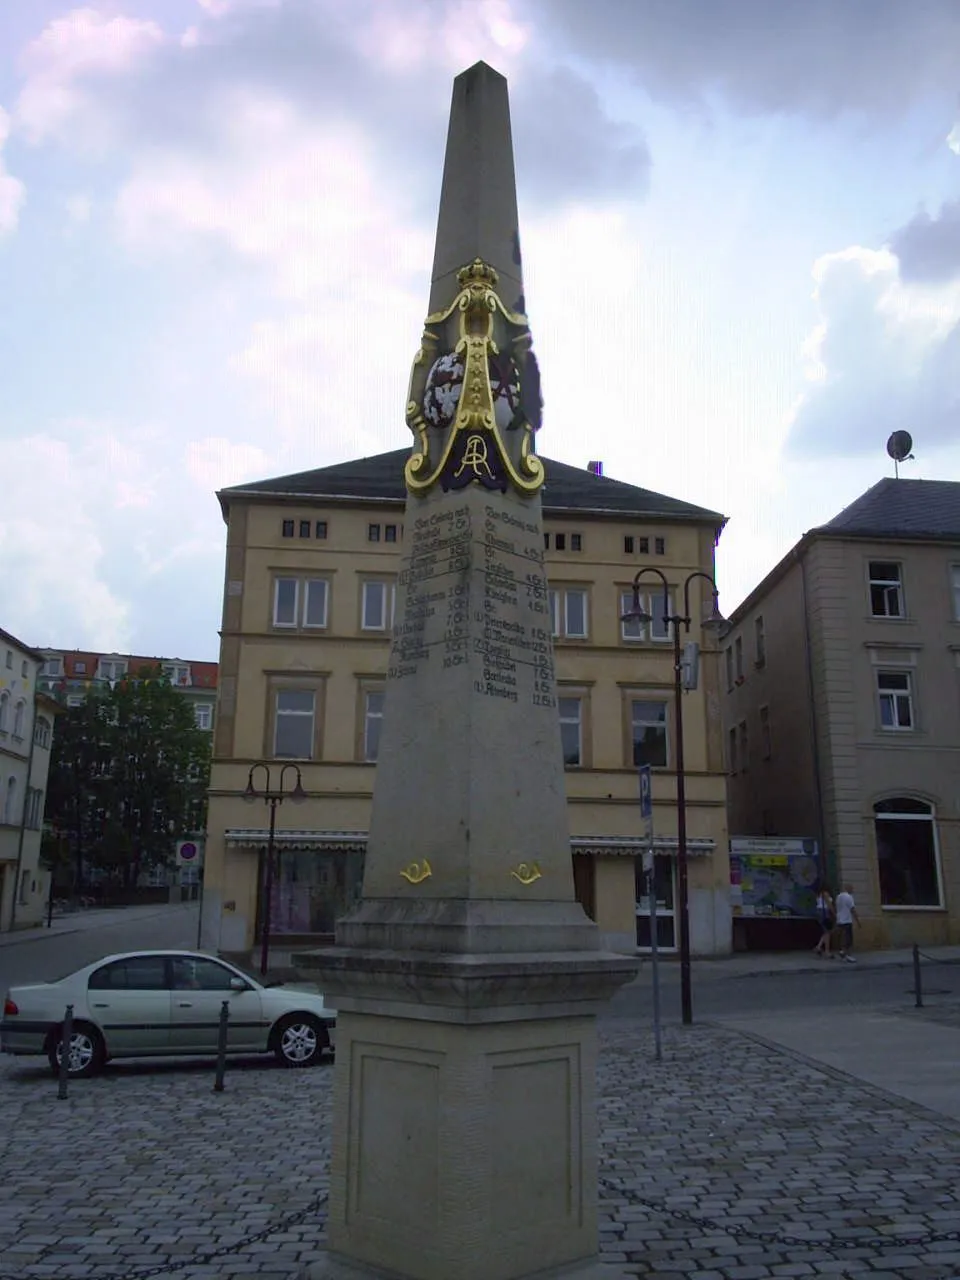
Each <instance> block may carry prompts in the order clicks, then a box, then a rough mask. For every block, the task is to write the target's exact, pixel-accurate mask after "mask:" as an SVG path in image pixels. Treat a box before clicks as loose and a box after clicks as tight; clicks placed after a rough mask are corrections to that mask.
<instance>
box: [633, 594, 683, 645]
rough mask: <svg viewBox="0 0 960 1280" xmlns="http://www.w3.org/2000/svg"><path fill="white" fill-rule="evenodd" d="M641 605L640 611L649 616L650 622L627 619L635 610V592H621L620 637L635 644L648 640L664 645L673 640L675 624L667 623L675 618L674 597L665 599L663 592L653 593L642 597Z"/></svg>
mask: <svg viewBox="0 0 960 1280" xmlns="http://www.w3.org/2000/svg"><path fill="white" fill-rule="evenodd" d="M639 605H640V609H641V610H642V611H643V612H644V613H646V614H648V615H649V618H650V621H649V622H640V621H639V620H638V619H636V618H626V617H625V615H626V614H628V613H630V612H632V610H633V608H634V603H633V592H632V591H621V593H620V619H621V621H620V635H621V636H622V638H623V639H624V640H626V641H628V642H631V643H634V644H635V643H637V642H641V641H648V640H650V641H653V642H654V643H656V644H663V643H665V642H666V641H668V640H672V639H673V630H672V626H673V624H672V623H670V622H667V621H666V619H667V618H669V617H672V616H673V597H672V596H669V595H668V596H667V597H666V599H664V595H663V592H662V591H659V592H651V593H648V594H646V595H641V596H640V598H639Z"/></svg>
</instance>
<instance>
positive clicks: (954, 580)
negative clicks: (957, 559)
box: [950, 564, 960, 622]
mask: <svg viewBox="0 0 960 1280" xmlns="http://www.w3.org/2000/svg"><path fill="white" fill-rule="evenodd" d="M950 586H951V589H952V594H953V617H954V621H956V622H960V564H955V565H953V566H952V567H951V569H950Z"/></svg>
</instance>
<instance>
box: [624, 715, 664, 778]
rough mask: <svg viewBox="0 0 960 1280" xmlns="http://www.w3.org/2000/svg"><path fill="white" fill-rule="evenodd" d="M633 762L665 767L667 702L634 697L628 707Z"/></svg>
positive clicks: (659, 767)
mask: <svg viewBox="0 0 960 1280" xmlns="http://www.w3.org/2000/svg"><path fill="white" fill-rule="evenodd" d="M630 729H631V740H632V744H633V763H634V764H635V765H641V764H648V765H651V766H652V767H653V768H654V769H665V768H666V767H667V704H666V703H665V702H650V701H647V699H645V698H644V699H640V698H635V699H634V700H633V702H632V703H631V708H630Z"/></svg>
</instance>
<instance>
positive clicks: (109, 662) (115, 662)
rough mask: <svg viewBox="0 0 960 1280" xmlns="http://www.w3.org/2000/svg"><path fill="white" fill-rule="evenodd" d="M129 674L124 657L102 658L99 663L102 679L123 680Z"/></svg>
mask: <svg viewBox="0 0 960 1280" xmlns="http://www.w3.org/2000/svg"><path fill="white" fill-rule="evenodd" d="M126 674H127V664H126V662H125V661H124V660H123V659H122V658H101V659H100V661H99V662H98V663H97V675H98V676H99V677H100V679H101V680H113V681H117V680H122V679H123V677H124V676H125V675H126Z"/></svg>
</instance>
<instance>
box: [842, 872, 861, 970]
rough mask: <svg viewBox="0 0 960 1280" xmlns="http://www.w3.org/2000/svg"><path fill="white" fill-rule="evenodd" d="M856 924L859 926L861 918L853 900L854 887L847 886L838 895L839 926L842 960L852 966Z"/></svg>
mask: <svg viewBox="0 0 960 1280" xmlns="http://www.w3.org/2000/svg"><path fill="white" fill-rule="evenodd" d="M854 922H856V924H857V925H858V926H859V924H860V917H859V916H858V915H857V904H856V903H855V902H854V900H853V885H851V884H845V885H844V886H843V889H842V890H841V892H840V893H838V894H837V925H838V926H839V928H840V959H841V960H849V961H850V963H851V964H852V963H853V956H852V955H851V954H850V952H851V951H852V950H853V926H854Z"/></svg>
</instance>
